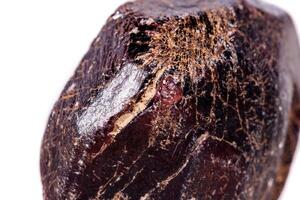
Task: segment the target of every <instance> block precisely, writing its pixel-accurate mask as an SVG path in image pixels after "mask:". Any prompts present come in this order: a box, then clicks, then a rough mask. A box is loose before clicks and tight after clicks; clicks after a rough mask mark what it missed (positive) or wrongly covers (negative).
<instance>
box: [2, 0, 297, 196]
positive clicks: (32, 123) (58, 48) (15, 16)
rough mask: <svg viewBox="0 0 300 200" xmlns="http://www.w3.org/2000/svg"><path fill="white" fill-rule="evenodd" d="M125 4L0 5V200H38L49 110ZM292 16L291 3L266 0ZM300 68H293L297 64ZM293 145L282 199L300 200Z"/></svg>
mask: <svg viewBox="0 0 300 200" xmlns="http://www.w3.org/2000/svg"><path fill="white" fill-rule="evenodd" d="M124 2H125V0H110V1H105V0H88V1H87V0H48V1H46V0H0V199H1V200H21V199H22V200H23V199H24V200H41V199H42V190H41V185H40V175H39V148H40V142H41V138H42V135H43V132H44V129H45V126H46V122H47V119H48V115H49V113H50V110H51V108H52V106H53V104H54V102H55V101H56V99H57V98H58V95H59V94H60V92H61V90H62V88H63V86H64V85H65V83H66V81H67V80H68V79H69V77H70V76H71V75H72V73H73V71H74V70H75V68H76V67H77V65H78V63H79V61H80V59H81V58H82V56H83V55H84V53H85V52H86V51H87V49H88V47H89V45H90V43H91V41H92V39H93V38H94V37H95V36H96V35H97V34H98V32H99V30H100V28H101V27H102V25H103V24H104V23H105V21H106V19H107V17H108V16H109V15H110V14H112V13H113V12H114V10H115V9H116V8H117V7H118V6H119V5H120V4H122V3H124ZM268 2H272V3H273V4H276V5H278V6H280V7H282V8H284V9H285V10H287V11H288V12H289V13H290V14H291V15H292V17H293V18H294V21H295V23H296V24H297V26H298V31H299V33H300V11H299V8H300V7H299V3H298V1H297V0H268ZM299 67H300V66H299ZM299 187H300V148H298V154H297V156H296V159H295V161H294V163H293V168H292V171H291V174H290V177H289V179H288V182H287V185H286V188H285V191H284V193H283V195H282V199H283V200H297V199H299V197H298V196H300V189H299Z"/></svg>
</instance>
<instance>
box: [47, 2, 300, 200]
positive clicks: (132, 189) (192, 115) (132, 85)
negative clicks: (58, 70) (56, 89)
mask: <svg viewBox="0 0 300 200" xmlns="http://www.w3.org/2000/svg"><path fill="white" fill-rule="evenodd" d="M299 55H300V54H299V48H298V41H297V37H296V33H295V30H294V27H293V24H292V22H291V20H290V18H289V16H288V15H287V14H286V13H284V12H283V11H281V10H279V9H277V8H275V7H272V6H270V5H266V4H263V3H261V2H258V1H254V0H253V1H251V0H212V1H208V0H186V1H180V0H147V1H146V0H137V1H135V2H130V3H127V4H125V5H123V6H121V7H120V8H119V9H118V10H117V11H116V12H115V13H114V14H113V15H112V16H111V17H110V18H109V19H108V21H107V23H106V25H105V26H104V27H103V29H102V31H101V32H100V34H99V35H98V37H97V38H96V39H95V40H94V41H93V43H92V45H91V47H90V49H89V51H88V53H87V54H86V55H85V56H84V58H83V59H82V61H81V63H80V65H79V67H78V68H77V69H76V71H75V73H74V75H73V77H72V78H71V80H70V81H69V82H68V83H67V85H66V87H65V89H64V91H63V92H62V94H61V96H60V98H59V100H58V101H57V103H56V104H55V106H54V108H53V111H52V114H51V116H50V119H49V122H48V126H47V129H46V132H45V136H44V140H43V144H42V153H41V174H42V182H43V188H44V199H45V200H57V199H114V200H117V199H133V200H134V199H141V200H148V199H149V200H150V199H155V200H156V199H162V200H165V199H166V200H169V199H172V200H176V199H247V200H250V199H266V200H268V199H271V200H273V199H277V198H278V196H279V194H280V192H281V190H282V187H283V185H284V182H285V180H286V177H287V174H288V171H289V166H290V163H291V161H292V157H293V154H294V150H295V146H296V143H297V138H298V135H297V132H298V125H299V120H298V118H299V112H298V99H299V98H298V94H299V90H298V88H299V87H298V86H299V80H298V79H297V75H300V73H299V67H300V66H299V65H300V62H299Z"/></svg>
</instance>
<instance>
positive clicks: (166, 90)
mask: <svg viewBox="0 0 300 200" xmlns="http://www.w3.org/2000/svg"><path fill="white" fill-rule="evenodd" d="M182 95H183V92H182V89H181V87H180V86H179V85H178V84H176V83H175V81H174V79H173V78H172V77H171V76H168V77H166V78H164V79H163V80H162V81H161V82H160V83H159V86H158V91H157V93H156V95H155V100H156V101H159V102H160V103H161V105H163V106H170V105H173V104H175V103H177V102H178V101H179V100H180V99H181V98H182Z"/></svg>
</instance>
